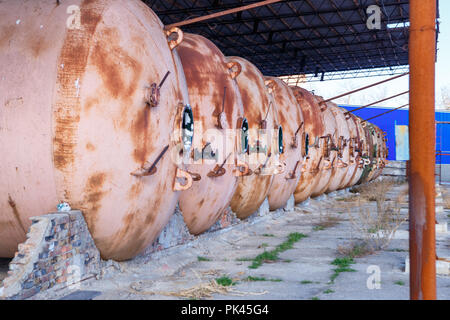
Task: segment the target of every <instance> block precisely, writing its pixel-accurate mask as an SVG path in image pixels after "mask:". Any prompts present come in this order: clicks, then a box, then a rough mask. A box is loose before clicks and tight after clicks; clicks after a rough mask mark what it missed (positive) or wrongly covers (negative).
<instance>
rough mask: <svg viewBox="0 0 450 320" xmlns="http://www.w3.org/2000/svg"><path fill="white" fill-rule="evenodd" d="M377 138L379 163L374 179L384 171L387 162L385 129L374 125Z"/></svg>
mask: <svg viewBox="0 0 450 320" xmlns="http://www.w3.org/2000/svg"><path fill="white" fill-rule="evenodd" d="M374 128H375V132H376V138H377V159H376V161H377V164H376V166H375V170H374V174H373V176H372V180H376V179H377V178H378V177H379V176H381V174H382V173H383V169H384V167H385V164H386V155H385V151H386V143H385V141H384V135H383V131H382V130H381V129H380V128H379V127H377V126H376V125H374Z"/></svg>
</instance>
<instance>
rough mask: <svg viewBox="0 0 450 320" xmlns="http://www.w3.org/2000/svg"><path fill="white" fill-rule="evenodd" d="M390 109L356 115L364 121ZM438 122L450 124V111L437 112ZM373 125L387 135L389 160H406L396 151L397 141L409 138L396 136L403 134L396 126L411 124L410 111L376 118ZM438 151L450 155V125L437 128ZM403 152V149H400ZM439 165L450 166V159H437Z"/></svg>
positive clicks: (441, 125)
mask: <svg viewBox="0 0 450 320" xmlns="http://www.w3.org/2000/svg"><path fill="white" fill-rule="evenodd" d="M341 107H342V108H345V109H347V110H354V109H356V108H358V107H359V106H346V105H341ZM388 110H389V108H382V107H371V108H366V109H362V110H359V111H355V113H354V114H355V115H357V116H359V117H361V118H363V119H369V118H371V117H373V116H376V115H378V114H381V113H383V112H386V111H388ZM436 121H449V122H450V112H449V111H440V112H436ZM370 122H372V123H373V124H375V125H377V126H378V127H380V129H382V130H383V131H385V132H386V133H387V139H388V141H387V146H388V148H389V157H388V160H404V159H402V158H403V157H402V155H401V154H397V153H398V152H397V150H396V140H398V142H400V141H401V139H405V138H407V135H406V137H405V136H396V131H397V134H399V132H401V131H402V130H399V127H397V130H396V126H408V124H409V110H408V109H406V110H396V111H393V112H391V113H388V114H386V115H384V116H381V117H379V118H375V119H373V120H371V121H370ZM400 129H401V128H400ZM436 149H437V150H442V151H443V152H447V153H450V124H438V125H437V128H436ZM399 150H401V148H400V149H399ZM436 161H437V163H441V161H442V163H444V164H450V157H449V156H444V157H437V158H436Z"/></svg>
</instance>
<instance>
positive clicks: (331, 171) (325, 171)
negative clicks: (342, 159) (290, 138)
mask: <svg viewBox="0 0 450 320" xmlns="http://www.w3.org/2000/svg"><path fill="white" fill-rule="evenodd" d="M314 97H315V99H316V100H317V103H318V104H319V107H320V111H321V113H320V114H321V116H322V119H323V124H324V126H323V129H324V131H323V132H322V135H321V136H320V137H319V146H320V149H321V157H322V161H323V162H324V165H323V167H322V170H321V171H320V178H319V181H318V182H317V184H316V186H315V187H314V190H313V192H312V194H311V196H312V197H317V196H320V195H322V194H323V193H325V192H326V191H327V190H328V187H329V186H330V184H331V182H332V181H333V177H334V175H335V173H336V166H337V164H336V162H337V155H338V154H337V148H336V142H337V123H336V118H335V116H334V114H333V112H332V111H331V108H329V107H328V106H327V105H326V104H320V103H321V102H322V101H324V100H323V98H322V97H319V96H314Z"/></svg>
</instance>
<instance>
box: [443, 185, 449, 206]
mask: <svg viewBox="0 0 450 320" xmlns="http://www.w3.org/2000/svg"><path fill="white" fill-rule="evenodd" d="M442 198H443V199H444V207H445V209H450V190H447V189H442Z"/></svg>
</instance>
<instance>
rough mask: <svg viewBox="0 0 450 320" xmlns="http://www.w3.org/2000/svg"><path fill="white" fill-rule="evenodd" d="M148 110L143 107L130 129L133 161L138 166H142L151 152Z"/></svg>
mask: <svg viewBox="0 0 450 320" xmlns="http://www.w3.org/2000/svg"><path fill="white" fill-rule="evenodd" d="M149 118H150V109H149V108H148V107H144V108H143V109H142V110H140V111H139V112H138V116H137V119H136V121H134V122H133V126H132V128H131V137H132V138H133V141H134V146H135V150H134V153H133V156H134V159H135V160H136V162H138V163H140V164H144V163H145V162H146V161H147V160H148V159H147V158H148V155H149V154H150V153H151V152H152V148H150V147H149V141H148V139H149V133H150V128H149V122H150V119H149Z"/></svg>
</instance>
